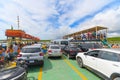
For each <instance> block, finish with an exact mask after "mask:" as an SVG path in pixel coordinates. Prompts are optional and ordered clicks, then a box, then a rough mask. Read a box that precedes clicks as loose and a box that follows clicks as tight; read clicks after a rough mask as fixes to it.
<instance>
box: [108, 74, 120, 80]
mask: <svg viewBox="0 0 120 80" xmlns="http://www.w3.org/2000/svg"><path fill="white" fill-rule="evenodd" d="M110 80H120V75H119V74H114V75H112V77H111V79H110Z"/></svg>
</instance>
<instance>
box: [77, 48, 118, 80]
mask: <svg viewBox="0 0 120 80" xmlns="http://www.w3.org/2000/svg"><path fill="white" fill-rule="evenodd" d="M76 60H77V62H78V65H79V67H81V68H82V67H86V68H88V69H90V70H91V71H93V72H94V73H96V74H97V75H98V76H100V77H102V78H103V79H105V80H120V50H115V49H95V50H92V51H88V52H84V53H78V54H77V56H76Z"/></svg>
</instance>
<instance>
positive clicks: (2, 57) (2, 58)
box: [0, 45, 4, 60]
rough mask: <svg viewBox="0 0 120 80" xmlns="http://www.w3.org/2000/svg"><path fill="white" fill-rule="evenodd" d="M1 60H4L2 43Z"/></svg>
mask: <svg viewBox="0 0 120 80" xmlns="http://www.w3.org/2000/svg"><path fill="white" fill-rule="evenodd" d="M0 60H4V54H3V48H2V46H1V45H0Z"/></svg>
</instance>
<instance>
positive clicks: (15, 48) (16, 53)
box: [13, 43, 18, 57]
mask: <svg viewBox="0 0 120 80" xmlns="http://www.w3.org/2000/svg"><path fill="white" fill-rule="evenodd" d="M13 54H14V56H15V57H16V56H17V55H18V45H17V43H15V44H14V46H13Z"/></svg>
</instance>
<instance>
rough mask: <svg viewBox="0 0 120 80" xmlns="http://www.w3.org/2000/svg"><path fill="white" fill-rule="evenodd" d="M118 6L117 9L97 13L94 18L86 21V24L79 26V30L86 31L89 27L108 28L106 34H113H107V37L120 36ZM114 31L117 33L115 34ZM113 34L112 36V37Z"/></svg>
mask: <svg viewBox="0 0 120 80" xmlns="http://www.w3.org/2000/svg"><path fill="white" fill-rule="evenodd" d="M119 21H120V6H118V7H117V8H111V9H108V10H106V11H103V12H100V13H98V14H97V15H96V16H95V17H94V18H92V19H89V20H87V21H86V22H84V23H82V24H80V25H79V28H81V30H82V29H87V28H89V27H94V26H97V25H100V26H103V27H108V32H113V33H110V34H108V36H115V34H116V36H119V35H118V34H120V28H119V26H120V23H119ZM116 31H119V33H117V32H116ZM112 34H113V35H112Z"/></svg>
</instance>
